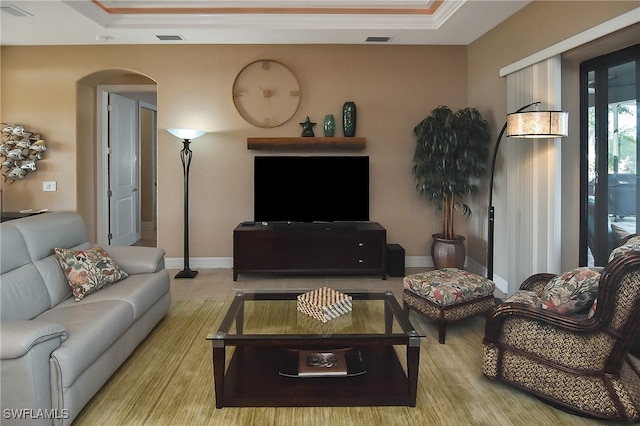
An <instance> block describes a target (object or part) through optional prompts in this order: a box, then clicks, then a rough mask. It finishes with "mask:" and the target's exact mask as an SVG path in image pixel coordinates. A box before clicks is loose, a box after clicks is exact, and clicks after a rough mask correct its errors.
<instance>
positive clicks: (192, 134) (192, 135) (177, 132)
mask: <svg viewBox="0 0 640 426" xmlns="http://www.w3.org/2000/svg"><path fill="white" fill-rule="evenodd" d="M167 131H168V132H169V133H171V134H172V135H173V136H175V137H177V138H178V139H182V144H183V145H184V147H183V148H182V151H180V159H181V160H182V171H183V172H184V268H183V269H182V271H180V272H178V273H177V274H176V278H193V277H195V276H196V275H197V274H198V271H192V270H191V268H190V267H189V168H190V167H191V156H192V155H193V152H192V151H191V149H189V144H190V143H191V140H192V139H196V138H199V137H200V136H202V135H204V134H205V132H204V131H202V130H193V129H167Z"/></svg>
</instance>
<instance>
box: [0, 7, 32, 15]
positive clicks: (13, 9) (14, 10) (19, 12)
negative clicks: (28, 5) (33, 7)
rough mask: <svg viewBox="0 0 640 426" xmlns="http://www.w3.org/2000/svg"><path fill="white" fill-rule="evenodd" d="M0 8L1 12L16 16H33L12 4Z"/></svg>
mask: <svg viewBox="0 0 640 426" xmlns="http://www.w3.org/2000/svg"><path fill="white" fill-rule="evenodd" d="M0 10H2V11H3V12H7V13H8V14H9V15H13V16H17V17H19V18H24V17H25V16H33V15H32V14H30V13H29V12H25V11H24V10H22V9H20V8H19V7H15V6H14V5H12V4H10V5H8V6H0Z"/></svg>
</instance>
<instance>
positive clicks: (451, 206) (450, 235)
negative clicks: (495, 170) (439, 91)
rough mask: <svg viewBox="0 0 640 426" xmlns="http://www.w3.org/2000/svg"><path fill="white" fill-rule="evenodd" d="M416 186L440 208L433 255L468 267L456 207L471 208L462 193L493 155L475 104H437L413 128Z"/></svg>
mask: <svg viewBox="0 0 640 426" xmlns="http://www.w3.org/2000/svg"><path fill="white" fill-rule="evenodd" d="M413 131H414V133H415V135H416V150H415V154H414V156H413V168H412V171H413V174H414V176H415V181H416V190H417V191H418V192H419V193H420V194H422V195H424V196H425V197H426V198H427V199H428V200H430V201H433V202H434V203H435V204H436V208H437V210H441V211H442V232H441V233H437V234H433V244H432V246H431V256H432V258H433V262H434V264H435V266H436V268H437V269H440V268H446V267H457V268H463V267H464V260H465V257H466V249H465V247H464V237H463V236H461V235H457V234H456V233H455V230H454V213H455V211H456V210H458V209H461V210H462V211H463V213H464V215H465V216H466V217H469V216H471V209H470V208H469V206H468V205H467V204H466V203H465V201H464V197H465V196H466V195H468V194H470V193H472V192H474V191H476V190H477V179H478V178H479V177H480V176H481V175H482V174H483V173H484V171H485V164H486V162H487V158H488V156H489V140H490V137H489V125H488V123H487V122H486V121H485V120H484V119H483V118H482V117H481V115H480V113H479V112H478V111H477V110H476V109H475V108H470V107H468V108H464V109H461V110H458V111H457V112H455V113H454V112H453V111H452V110H451V109H449V108H448V107H446V106H439V107H438V108H436V109H434V110H433V111H431V115H429V116H427V117H426V118H425V119H424V120H422V121H421V122H420V123H419V124H418V125H417V126H416V127H415V128H414V129H413Z"/></svg>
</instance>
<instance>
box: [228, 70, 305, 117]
mask: <svg viewBox="0 0 640 426" xmlns="http://www.w3.org/2000/svg"><path fill="white" fill-rule="evenodd" d="M233 103H234V104H235V106H236V109H237V110H238V112H239V113H240V115H241V116H242V118H244V119H245V120H246V121H247V122H249V123H250V124H253V125H254V126H257V127H277V126H280V125H282V124H284V123H286V122H287V121H289V119H291V117H293V115H294V114H295V113H296V111H297V110H298V107H299V106H300V83H299V82H298V79H297V78H296V76H295V75H294V74H293V73H292V72H291V70H289V68H287V67H286V66H284V65H283V64H281V63H280V62H277V61H272V60H269V59H261V60H259V61H255V62H252V63H250V64H249V65H247V66H246V67H244V68H243V69H242V70H241V71H240V73H238V75H237V77H236V80H235V81H234V82H233Z"/></svg>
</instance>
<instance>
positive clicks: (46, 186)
mask: <svg viewBox="0 0 640 426" xmlns="http://www.w3.org/2000/svg"><path fill="white" fill-rule="evenodd" d="M56 186H57V185H56V182H55V181H51V182H42V190H43V191H47V192H52V191H55V190H56Z"/></svg>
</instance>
